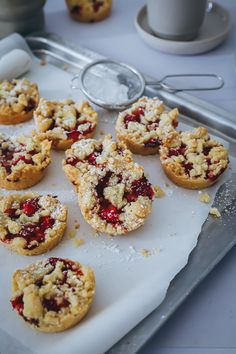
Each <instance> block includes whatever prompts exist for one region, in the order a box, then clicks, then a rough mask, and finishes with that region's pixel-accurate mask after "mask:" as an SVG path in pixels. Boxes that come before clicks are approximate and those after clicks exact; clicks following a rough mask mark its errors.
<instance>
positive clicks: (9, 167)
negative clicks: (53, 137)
mask: <svg viewBox="0 0 236 354" xmlns="http://www.w3.org/2000/svg"><path fill="white" fill-rule="evenodd" d="M49 154H50V143H49V142H48V141H46V140H45V141H40V139H39V137H37V136H34V137H29V136H19V137H16V138H13V137H12V138H7V137H5V136H4V135H3V134H0V174H1V173H3V174H7V175H8V177H7V178H9V179H11V176H12V177H13V179H15V177H16V178H17V177H19V176H18V175H19V173H20V172H21V171H22V170H23V169H24V168H27V166H29V165H31V166H36V167H40V168H45V167H46V166H47V165H48V164H49V163H50V155H49Z"/></svg>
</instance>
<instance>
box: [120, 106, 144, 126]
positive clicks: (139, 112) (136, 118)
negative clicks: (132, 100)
mask: <svg viewBox="0 0 236 354" xmlns="http://www.w3.org/2000/svg"><path fill="white" fill-rule="evenodd" d="M143 115H144V109H143V108H141V107H138V108H137V109H136V110H135V111H133V113H131V114H126V116H125V117H124V122H125V127H126V129H127V127H128V124H129V122H138V123H140V116H143Z"/></svg>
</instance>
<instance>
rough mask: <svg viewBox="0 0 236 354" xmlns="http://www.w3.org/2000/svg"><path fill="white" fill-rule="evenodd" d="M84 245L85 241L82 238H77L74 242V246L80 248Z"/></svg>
mask: <svg viewBox="0 0 236 354" xmlns="http://www.w3.org/2000/svg"><path fill="white" fill-rule="evenodd" d="M84 243H85V241H84V240H82V239H80V238H76V239H75V240H73V245H74V246H75V247H79V246H81V245H83V244H84Z"/></svg>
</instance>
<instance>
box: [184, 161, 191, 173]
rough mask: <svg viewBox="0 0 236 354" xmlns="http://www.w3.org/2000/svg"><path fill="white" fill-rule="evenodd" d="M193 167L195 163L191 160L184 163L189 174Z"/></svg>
mask: <svg viewBox="0 0 236 354" xmlns="http://www.w3.org/2000/svg"><path fill="white" fill-rule="evenodd" d="M192 168H193V164H192V163H191V162H186V163H184V171H185V173H186V174H187V175H189V174H190V171H191V170H192Z"/></svg>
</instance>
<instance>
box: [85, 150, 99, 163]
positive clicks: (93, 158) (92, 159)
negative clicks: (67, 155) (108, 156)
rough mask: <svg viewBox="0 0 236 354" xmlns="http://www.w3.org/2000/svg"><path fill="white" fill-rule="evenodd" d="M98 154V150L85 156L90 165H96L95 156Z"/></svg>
mask: <svg viewBox="0 0 236 354" xmlns="http://www.w3.org/2000/svg"><path fill="white" fill-rule="evenodd" d="M99 155H100V152H98V151H94V152H92V154H90V155H89V156H88V157H87V160H88V162H89V163H90V165H96V158H97V157H98V156H99Z"/></svg>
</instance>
